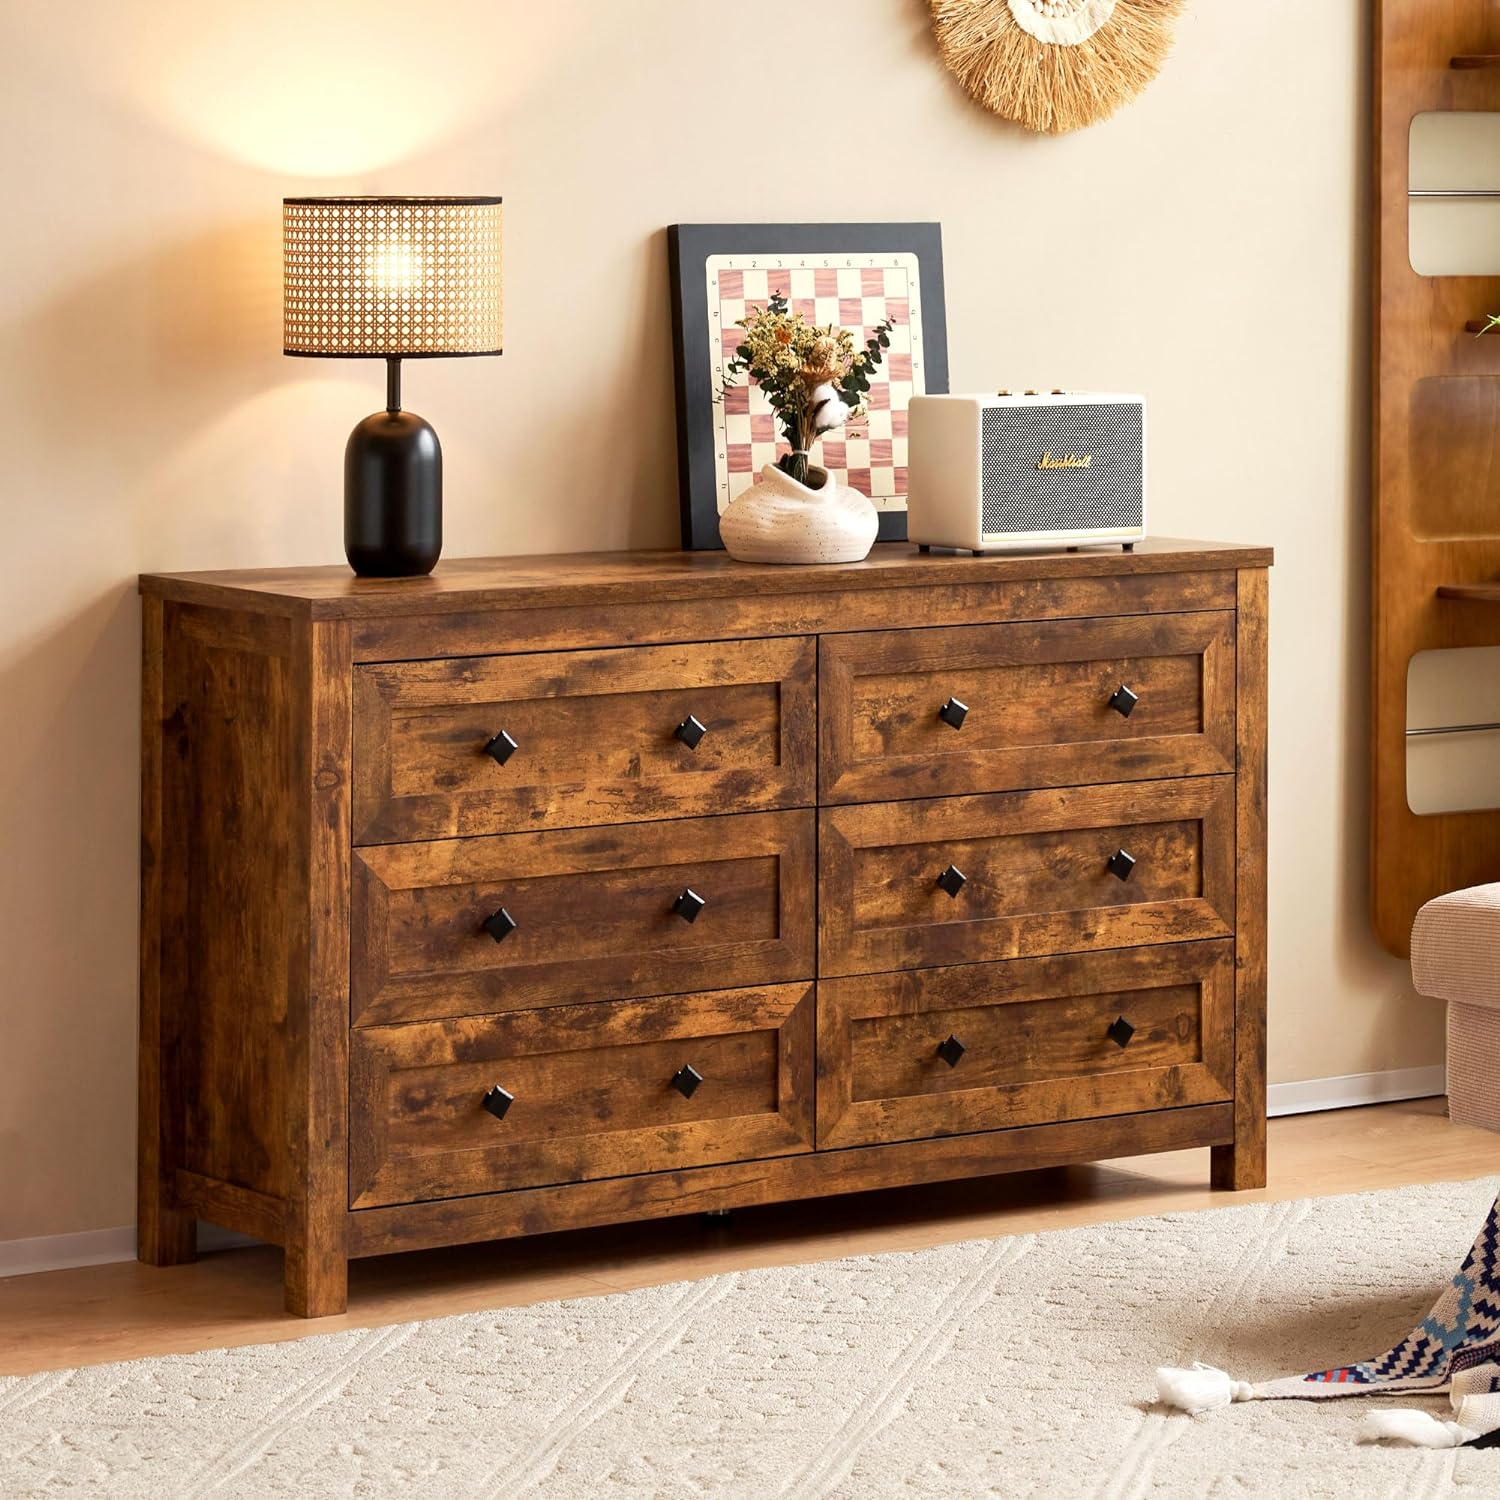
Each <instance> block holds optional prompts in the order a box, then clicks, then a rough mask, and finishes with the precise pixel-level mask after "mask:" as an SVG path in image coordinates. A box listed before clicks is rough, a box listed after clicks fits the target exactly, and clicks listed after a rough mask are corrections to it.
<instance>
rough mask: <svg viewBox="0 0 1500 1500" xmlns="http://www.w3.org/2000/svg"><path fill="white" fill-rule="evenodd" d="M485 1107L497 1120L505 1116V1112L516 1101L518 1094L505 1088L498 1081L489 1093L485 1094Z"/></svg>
mask: <svg viewBox="0 0 1500 1500" xmlns="http://www.w3.org/2000/svg"><path fill="white" fill-rule="evenodd" d="M482 1102H483V1104H484V1107H485V1108H486V1109H487V1110H489V1112H490V1113H491V1114H492V1115H494V1117H495V1118H496V1119H497V1120H503V1119H504V1118H505V1112H506V1110H508V1109H509V1108H510V1107H511V1105H512V1104H514V1103H515V1102H516V1096H515V1095H514V1094H512V1093H510V1092H509V1091H508V1090H507V1089H503V1088H501V1087H500V1085H499V1084H498V1083H497V1084H496V1085H495V1086H494V1088H492V1089H491V1090H490V1091H489V1093H487V1094H486V1095H485V1096H484V1099H483V1101H482Z"/></svg>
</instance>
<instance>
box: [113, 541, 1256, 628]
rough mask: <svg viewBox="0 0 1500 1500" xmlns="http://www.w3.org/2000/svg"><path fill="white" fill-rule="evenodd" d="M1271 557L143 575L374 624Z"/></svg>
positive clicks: (223, 598)
mask: <svg viewBox="0 0 1500 1500" xmlns="http://www.w3.org/2000/svg"><path fill="white" fill-rule="evenodd" d="M1271 561H1272V554H1271V549H1270V548H1269V547H1257V546H1246V545H1243V544H1239V543H1233V542H1193V541H1179V540H1174V539H1172V538H1169V537H1152V538H1149V539H1147V540H1145V541H1142V542H1138V543H1137V544H1136V548H1135V550H1134V551H1133V552H1122V551H1120V550H1119V548H1118V547H1094V548H1087V549H1085V550H1083V551H1080V552H1066V551H1055V552H1027V553H1008V554H995V555H991V556H985V557H971V556H969V555H967V554H961V553H919V552H918V551H917V549H916V548H915V547H914V546H913V545H911V544H910V543H907V542H888V543H882V544H881V545H879V546H877V547H875V549H874V550H873V551H872V552H871V553H870V555H869V557H867V558H866V559H865V560H864V561H863V562H858V563H826V564H824V563H813V564H804V565H795V566H781V565H774V564H769V563H740V562H735V561H734V560H733V559H732V558H731V557H729V556H728V555H727V554H726V553H723V552H680V551H668V550H662V551H642V552H573V553H561V554H542V555H537V556H529V557H473V558H452V559H445V560H444V561H442V562H440V563H439V564H438V565H437V568H436V569H435V570H434V571H433V572H432V573H431V574H430V575H429V576H428V577H426V578H356V577H355V576H354V575H353V574H352V573H351V572H350V571H349V569H348V568H347V567H344V566H343V565H341V564H338V565H328V566H322V567H308V568H253V569H229V570H224V571H216V572H205V573H143V574H142V575H141V579H140V587H141V592H142V593H143V594H151V595H156V596H158V597H161V598H164V599H172V600H176V601H179V602H182V603H197V604H209V605H218V606H220V607H225V608H240V609H254V610H257V611H267V610H270V611H272V612H275V613H287V614H309V613H310V614H312V615H313V616H315V617H318V618H351V619H353V618H368V617H379V616H382V615H410V614H421V613H423V612H424V611H427V610H452V609H459V608H476V607H483V606H495V607H502V608H504V607H509V608H527V607H539V606H543V605H588V604H597V603H601V602H603V601H605V600H612V601H615V602H619V601H622V600H639V601H644V602H649V601H651V600H653V599H663V600H665V599H690V598H705V599H707V598H728V597H733V596H735V595H747V594H750V595H776V594H798V593H808V592H819V593H822V592H829V591H837V590H844V589H879V588H910V587H920V586H922V585H942V584H958V583H984V582H1014V583H1020V582H1025V581H1027V580H1031V579H1037V578H1097V577H1101V576H1103V577H1109V576H1120V577H1124V576H1129V575H1132V574H1140V573H1185V572H1195V571H1201V570H1204V569H1221V568H1263V567H1269V566H1270V564H1271Z"/></svg>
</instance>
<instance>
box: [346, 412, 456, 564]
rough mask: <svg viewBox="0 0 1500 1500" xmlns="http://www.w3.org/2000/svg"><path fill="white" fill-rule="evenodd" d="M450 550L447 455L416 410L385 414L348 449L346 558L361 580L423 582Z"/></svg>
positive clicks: (365, 425) (358, 431)
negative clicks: (446, 517) (445, 509)
mask: <svg viewBox="0 0 1500 1500" xmlns="http://www.w3.org/2000/svg"><path fill="white" fill-rule="evenodd" d="M442 550H443V450H442V448H441V447H440V446H439V444H438V439H437V433H435V432H434V431H433V430H432V428H431V427H430V426H429V425H428V423H426V422H425V421H423V420H422V418H421V417H419V416H417V415H416V413H415V412H409V411H391V410H388V411H378V412H375V413H374V414H373V415H371V416H368V417H366V418H365V419H364V421H363V422H361V423H360V424H359V426H358V427H356V428H355V429H354V431H353V432H351V433H350V434H349V442H348V445H347V446H346V447H345V449H344V556H345V557H347V558H348V559H349V566H350V567H351V568H353V569H354V571H355V572H356V573H358V574H359V576H360V577H361V578H421V577H422V576H423V575H424V574H427V573H430V572H432V570H433V568H434V567H435V566H436V565H437V560H438V557H439V556H440V555H441V553H442Z"/></svg>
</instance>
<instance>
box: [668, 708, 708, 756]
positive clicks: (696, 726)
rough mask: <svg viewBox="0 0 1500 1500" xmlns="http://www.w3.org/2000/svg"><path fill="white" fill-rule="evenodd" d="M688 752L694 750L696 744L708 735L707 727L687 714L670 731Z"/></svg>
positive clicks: (696, 746)
mask: <svg viewBox="0 0 1500 1500" xmlns="http://www.w3.org/2000/svg"><path fill="white" fill-rule="evenodd" d="M672 733H673V734H674V735H676V736H677V738H678V739H680V740H681V741H682V743H683V744H684V745H686V746H687V747H688V749H689V750H696V749H697V748H698V742H699V740H701V739H702V738H703V736H704V735H705V734H707V733H708V725H707V724H705V723H703V722H702V720H700V719H696V718H694V717H693V715H692V714H689V715H688V716H687V718H685V719H684V720H683V721H682V723H680V724H679V725H678V726H677V728H676V729H674V730H673V731H672Z"/></svg>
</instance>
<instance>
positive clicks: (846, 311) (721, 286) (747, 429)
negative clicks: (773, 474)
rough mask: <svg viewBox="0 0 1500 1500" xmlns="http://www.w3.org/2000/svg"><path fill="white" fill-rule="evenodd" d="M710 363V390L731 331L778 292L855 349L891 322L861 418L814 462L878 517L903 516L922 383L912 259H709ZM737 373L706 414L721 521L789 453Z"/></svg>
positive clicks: (772, 417) (729, 354)
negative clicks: (847, 337) (910, 414)
mask: <svg viewBox="0 0 1500 1500" xmlns="http://www.w3.org/2000/svg"><path fill="white" fill-rule="evenodd" d="M706 275H707V278H708V333H709V344H710V348H709V358H710V360H711V361H712V365H713V372H714V373H713V383H714V389H715V390H718V389H720V388H721V387H722V385H723V383H724V367H725V365H726V364H727V363H728V361H729V360H731V359H733V357H734V351H735V349H736V348H738V347H739V345H740V343H741V342H742V340H743V338H744V333H743V330H741V329H739V328H737V327H736V326H735V325H736V323H737V322H738V320H739V319H740V318H743V317H745V316H746V315H747V313H748V311H749V310H750V309H752V308H755V307H764V306H765V304H766V302H767V301H768V299H769V298H770V296H771V294H772V293H773V292H783V293H785V295H786V297H787V300H788V301H789V302H790V303H791V307H792V311H793V312H800V313H801V314H802V316H803V317H804V318H805V319H806V320H807V321H808V322H809V323H816V324H818V325H819V326H824V325H826V324H829V323H833V324H836V325H837V326H838V327H840V328H847V329H848V330H849V331H850V333H852V334H853V335H854V336H855V342H856V343H860V344H862V343H863V342H864V341H865V340H866V339H867V338H868V337H869V336H870V333H871V332H872V330H873V329H874V327H875V325H876V324H877V323H881V322H883V321H885V320H886V319H887V318H889V319H890V320H891V321H892V322H893V323H894V324H895V327H894V328H892V330H891V346H890V348H889V349H887V350H886V354H885V360H884V362H883V363H882V364H881V366H880V368H879V370H877V371H876V372H875V374H874V375H873V376H872V378H871V382H870V391H869V394H868V396H867V397H866V398H865V402H864V406H865V415H864V416H863V417H861V418H860V419H859V420H858V421H857V422H851V423H849V424H848V425H847V426H846V427H844V428H843V429H842V430H841V431H839V430H835V431H833V432H830V433H829V434H828V435H827V436H826V437H824V438H821V439H819V441H818V444H817V446H816V447H815V448H814V449H813V460H812V461H813V462H814V463H815V464H820V465H821V466H822V467H823V468H825V469H828V470H830V471H832V472H833V474H834V475H835V476H836V477H837V478H838V479H839V480H840V481H841V482H843V483H845V484H848V485H850V486H852V487H853V488H854V489H857V490H861V491H863V492H864V493H865V494H866V495H868V496H869V497H870V499H871V500H873V501H874V502H875V506H876V509H877V510H905V509H906V420H907V403H908V402H909V401H910V400H911V398H912V396H914V395H921V394H922V393H923V392H924V391H925V390H926V386H925V384H924V381H923V374H922V335H921V329H922V310H921V301H920V296H921V288H920V285H919V282H918V275H917V257H916V256H915V255H911V254H901V253H894V252H891V251H884V252H881V253H878V254H869V253H864V252H861V253H857V254H850V255H838V254H824V253H817V254H811V255H787V256H784V257H778V256H775V255H711V256H709V257H708V262H707V266H706ZM748 382H749V376H748V375H741V376H739V377H738V383H737V384H736V385H734V386H733V387H732V388H731V389H730V390H729V392H728V393H727V395H726V396H725V397H724V399H723V400H722V401H721V402H719V403H718V404H716V405H715V407H714V478H715V486H716V499H717V501H718V507H719V514H720V515H723V513H724V511H725V509H726V508H727V506H728V505H729V502H730V501H731V500H733V499H734V498H735V496H736V495H738V494H739V493H740V492H741V491H742V490H744V489H746V488H747V487H748V486H750V485H751V484H755V483H757V482H758V481H759V479H760V470H761V465H762V464H768V463H774V462H775V461H776V460H777V459H778V458H779V457H780V456H781V455H782V454H783V453H785V452H786V451H787V446H788V445H787V443H786V441H785V440H784V439H783V438H782V436H781V434H780V432H779V431H778V430H777V426H776V414H775V413H774V412H773V411H772V410H771V405H770V403H769V402H768V401H767V400H766V398H765V396H764V395H763V394H762V393H761V390H760V388H759V387H758V386H754V385H751V384H749V383H748Z"/></svg>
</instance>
